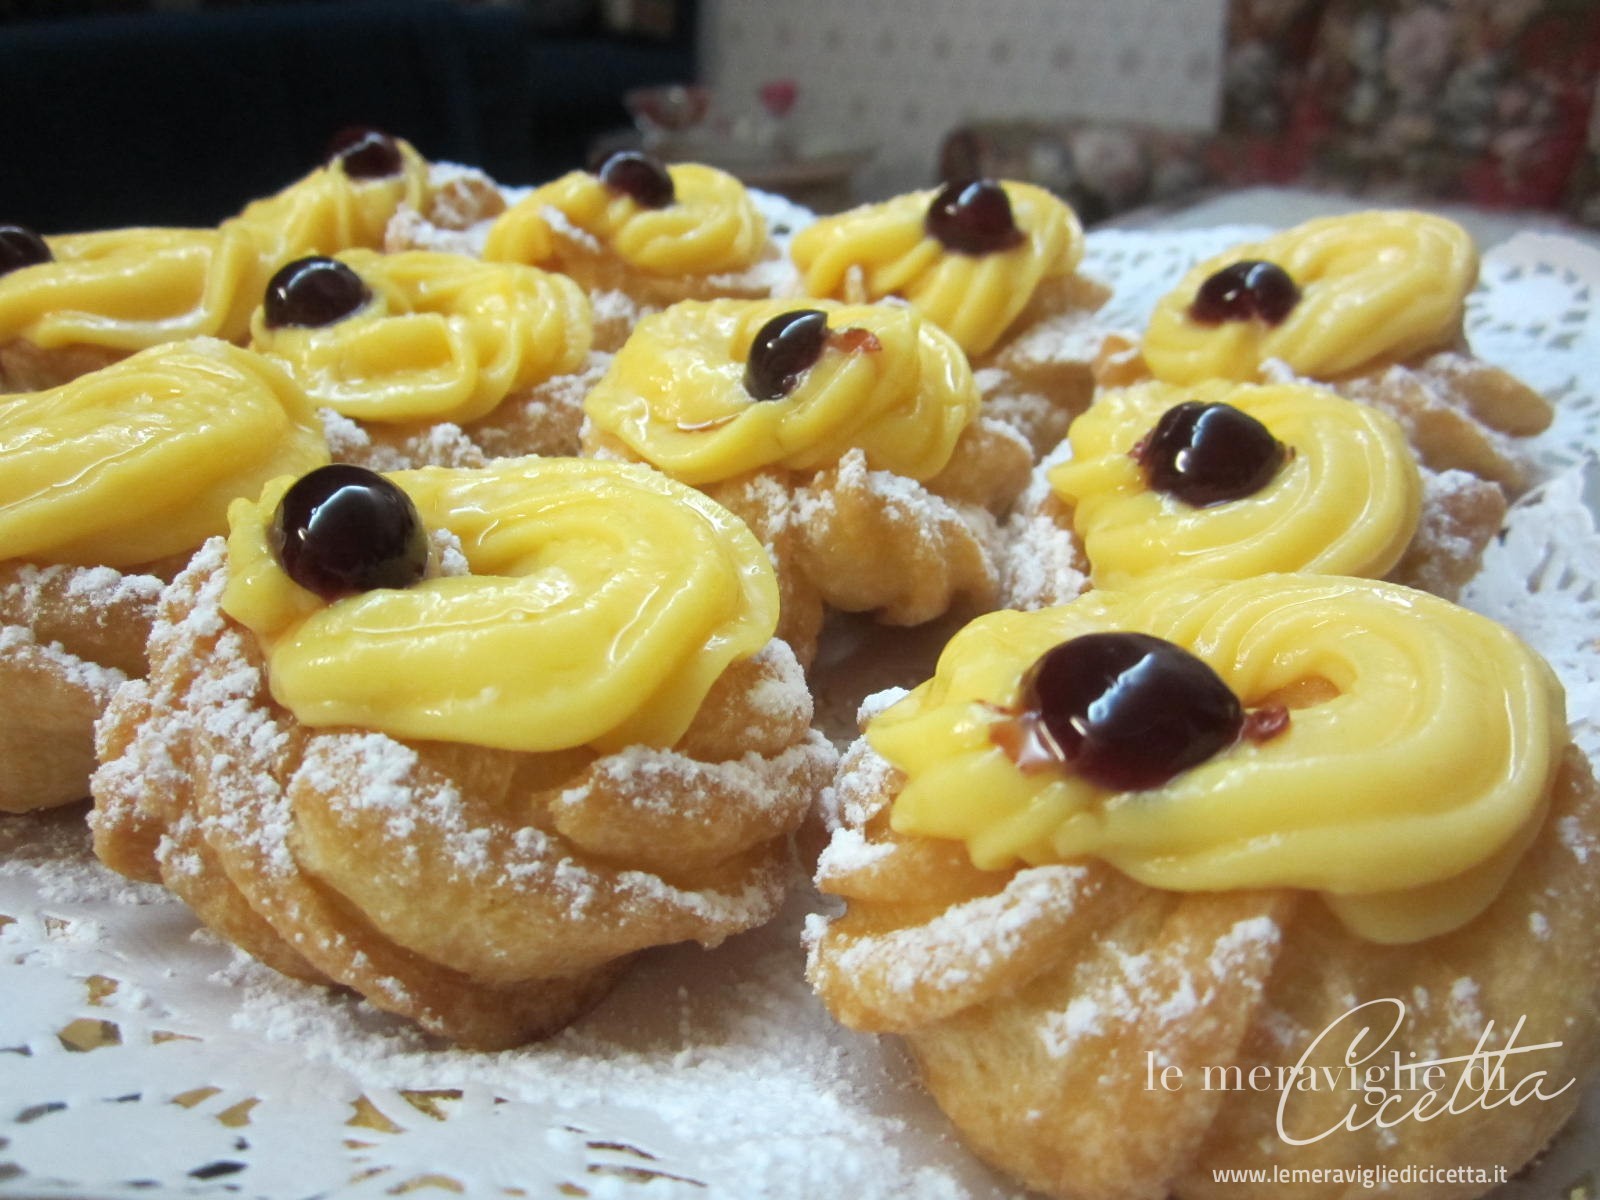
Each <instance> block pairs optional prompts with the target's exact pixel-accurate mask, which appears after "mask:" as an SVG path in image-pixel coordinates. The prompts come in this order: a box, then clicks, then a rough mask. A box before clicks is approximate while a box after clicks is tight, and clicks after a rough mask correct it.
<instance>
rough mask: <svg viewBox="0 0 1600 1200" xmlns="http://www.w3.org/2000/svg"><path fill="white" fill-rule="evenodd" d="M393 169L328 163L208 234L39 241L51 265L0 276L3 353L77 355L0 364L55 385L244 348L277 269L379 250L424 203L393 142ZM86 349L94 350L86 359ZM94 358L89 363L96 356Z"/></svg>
mask: <svg viewBox="0 0 1600 1200" xmlns="http://www.w3.org/2000/svg"><path fill="white" fill-rule="evenodd" d="M391 144H392V146H393V147H394V155H395V159H396V163H397V169H396V170H394V171H393V172H391V173H388V174H384V175H379V176H376V177H367V176H361V175H353V174H351V173H350V172H349V171H348V170H346V167H345V165H344V161H343V160H342V159H341V158H339V157H338V156H335V157H334V158H333V159H332V161H331V162H330V163H329V164H328V165H325V166H322V167H319V168H317V169H316V170H315V171H312V172H311V173H310V174H309V175H307V176H306V177H304V178H303V179H300V180H298V181H296V182H295V183H293V184H290V185H289V186H288V187H286V188H284V189H283V190H282V191H281V192H278V193H277V194H275V195H273V196H269V197H266V198H264V199H261V200H256V201H254V202H252V203H251V204H249V205H247V206H246V207H245V209H244V210H243V211H242V212H240V213H239V214H238V215H237V216H234V217H231V218H229V219H228V220H225V221H223V222H222V223H221V225H220V226H218V227H217V228H215V229H171V228H129V229H114V230H105V231H101V232H94V233H81V234H66V235H62V236H60V237H51V238H47V239H46V243H47V245H48V246H49V249H50V253H51V256H52V257H51V260H50V261H47V262H42V263H38V264H35V265H33V266H29V267H25V268H23V269H21V270H17V271H12V272H9V273H7V274H5V275H4V276H0V347H6V346H8V345H9V344H10V343H13V342H21V343H25V344H26V345H27V346H28V347H30V348H31V349H32V350H33V351H36V352H37V351H42V352H45V353H60V352H64V351H67V350H69V349H76V350H78V355H77V357H71V358H63V359H62V360H60V362H59V363H58V364H51V363H48V362H38V361H35V360H36V358H37V354H36V353H35V354H32V355H29V356H26V357H22V358H19V357H18V355H17V354H16V353H15V352H14V351H13V352H11V353H9V354H8V355H6V356H5V357H6V358H7V359H9V360H10V361H7V362H6V363H5V364H4V365H5V368H6V374H8V375H11V376H14V377H15V383H16V384H17V385H20V386H27V387H39V386H44V385H46V384H47V383H59V382H62V381H63V380H64V379H66V378H68V377H70V375H72V374H76V373H78V370H79V368H80V367H81V366H82V365H88V366H98V365H103V363H104V362H105V361H110V360H112V359H114V358H116V357H120V356H122V355H124V354H127V353H131V352H132V351H135V350H140V349H144V348H146V347H149V346H154V345H157V344H159V343H162V342H171V341H178V340H181V339H184V338H191V337H217V338H222V339H224V340H226V341H232V342H242V341H243V340H244V339H245V337H246V335H247V334H248V332H249V327H250V314H251V311H252V310H253V309H254V308H255V306H256V305H257V304H259V303H260V302H261V292H262V289H263V288H264V287H265V286H266V284H267V281H268V279H270V278H271V276H272V273H273V272H274V271H275V270H277V268H278V267H279V266H281V265H282V264H283V263H284V262H286V261H288V260H289V259H292V258H295V257H297V256H300V255H306V254H332V253H334V252H336V251H339V250H345V249H348V248H350V247H355V246H364V247H372V248H377V247H380V246H382V245H383V239H384V230H385V228H386V226H387V225H388V222H389V220H390V219H391V218H392V217H393V216H394V214H395V212H396V210H397V209H398V208H399V207H400V206H401V205H402V204H410V205H414V206H421V205H423V204H424V203H425V201H426V198H427V192H428V165H427V163H426V162H425V161H424V160H423V159H422V158H421V156H420V155H418V154H417V152H416V151H415V150H414V149H412V148H411V147H410V146H409V145H407V144H406V143H404V142H398V141H397V142H393V143H391ZM85 348H89V349H92V350H93V351H95V352H96V354H95V355H94V356H91V357H90V358H89V359H88V360H87V361H85V360H84V358H83V351H84V349H85ZM96 357H97V358H98V359H99V361H95V358H96Z"/></svg>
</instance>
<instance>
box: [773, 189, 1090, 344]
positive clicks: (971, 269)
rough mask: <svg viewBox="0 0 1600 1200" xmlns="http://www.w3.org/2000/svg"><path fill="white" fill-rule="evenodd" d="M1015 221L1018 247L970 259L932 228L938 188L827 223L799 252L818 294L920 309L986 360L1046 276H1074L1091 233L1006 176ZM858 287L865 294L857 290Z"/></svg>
mask: <svg viewBox="0 0 1600 1200" xmlns="http://www.w3.org/2000/svg"><path fill="white" fill-rule="evenodd" d="M1002 186H1003V187H1004V188H1005V192H1006V197H1007V198H1008V199H1009V200H1010V202H1011V212H1012V218H1013V220H1014V221H1015V222H1016V225H1017V228H1018V229H1019V230H1021V232H1022V233H1023V235H1024V238H1025V240H1024V241H1023V242H1022V243H1021V244H1020V245H1018V246H1015V247H1013V248H1011V249H1009V250H998V251H994V252H992V253H989V254H978V255H974V254H964V253H961V252H959V251H955V250H950V249H948V248H947V247H946V246H945V245H944V244H943V243H942V242H940V241H939V240H938V239H937V238H935V237H934V236H933V235H932V234H930V233H929V232H928V231H927V229H926V221H927V215H928V206H929V204H930V203H931V202H932V201H933V199H934V197H935V196H936V195H937V192H935V191H932V190H929V191H921V192H910V193H907V194H905V195H902V196H897V197H895V198H894V199H892V200H889V201H886V202H884V203H882V204H869V205H866V206H864V207H861V208H855V209H851V210H850V211H849V212H843V213H839V214H838V215H836V216H831V217H823V218H821V219H820V220H818V221H816V222H814V223H813V224H811V225H808V226H807V227H806V228H804V229H802V230H801V231H800V232H799V233H798V234H796V235H795V238H794V241H793V242H792V243H791V246H790V255H791V257H792V258H793V259H794V262H795V265H796V266H797V267H799V269H800V273H801V283H802V285H803V286H804V288H805V290H806V293H807V294H808V295H812V296H821V297H829V298H832V299H836V300H854V301H860V300H863V299H865V300H882V299H885V298H886V297H889V296H900V297H903V298H904V299H906V300H909V301H910V302H911V303H912V304H915V305H916V306H917V307H918V308H919V309H920V310H921V311H922V313H923V315H924V316H926V317H927V318H928V319H929V320H931V321H933V322H935V323H936V324H937V325H939V327H940V328H942V329H944V330H945V331H946V332H947V333H949V334H950V336H951V337H953V338H955V340H956V341H957V342H958V343H959V344H960V346H961V348H962V349H963V350H965V351H966V352H967V353H968V354H973V355H976V354H982V353H984V352H986V351H988V350H990V349H992V348H993V347H994V345H995V343H996V342H998V341H999V340H1000V338H1001V337H1002V335H1004V334H1005V332H1006V330H1007V329H1008V328H1009V327H1010V325H1011V323H1012V322H1013V321H1015V320H1016V319H1017V317H1018V315H1019V314H1021V312H1022V310H1023V309H1024V308H1026V307H1027V306H1028V302H1029V301H1030V300H1032V299H1033V295H1034V292H1035V290H1036V289H1037V288H1038V286H1039V284H1040V283H1041V282H1043V281H1044V280H1046V279H1051V278H1055V277H1059V276H1063V275H1070V274H1071V273H1072V272H1073V271H1074V270H1075V269H1076V268H1077V265H1078V262H1079V260H1080V259H1081V258H1082V257H1083V228H1082V226H1081V225H1079V223H1078V218H1077V216H1076V215H1075V214H1074V213H1073V211H1072V210H1071V209H1070V208H1068V207H1067V205H1066V204H1064V203H1063V202H1062V201H1060V200H1059V199H1057V198H1056V197H1055V196H1053V195H1051V194H1050V193H1049V192H1048V191H1046V190H1045V189H1043V188H1040V187H1035V186H1033V185H1032V184H1027V183H1018V182H1017V181H1015V180H1006V181H1004V183H1003V185H1002ZM857 288H859V289H860V290H861V291H862V292H863V293H864V294H862V295H856V294H853V293H854V292H855V291H856V289H857Z"/></svg>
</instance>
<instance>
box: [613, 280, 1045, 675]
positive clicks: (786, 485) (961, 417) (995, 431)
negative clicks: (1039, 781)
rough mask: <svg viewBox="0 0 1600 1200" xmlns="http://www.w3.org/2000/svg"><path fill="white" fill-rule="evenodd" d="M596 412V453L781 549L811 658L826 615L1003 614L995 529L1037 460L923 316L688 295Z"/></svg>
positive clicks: (638, 343) (793, 637)
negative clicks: (713, 507)
mask: <svg viewBox="0 0 1600 1200" xmlns="http://www.w3.org/2000/svg"><path fill="white" fill-rule="evenodd" d="M584 408H585V412H586V413H587V416H588V423H587V425H586V427H585V434H584V445H585V449H586V451H587V452H589V453H592V454H596V455H606V456H611V457H621V458H630V459H635V460H642V461H645V462H648V463H650V464H652V465H653V466H656V467H658V468H660V469H661V470H663V471H665V472H666V473H667V474H669V475H671V476H673V477H674V478H677V479H680V480H682V481H684V482H685V483H689V484H693V485H694V486H696V487H699V488H701V489H702V490H704V491H705V492H707V493H708V494H709V495H711V496H713V497H715V498H716V499H717V500H718V501H719V502H720V503H722V504H724V505H726V506H727V507H728V508H730V509H732V510H733V511H734V512H736V513H738V514H739V515H740V516H741V517H742V518H743V519H744V520H745V521H746V522H747V523H748V524H749V525H750V527H751V528H752V529H753V530H754V531H755V532H756V534H757V535H758V536H759V537H760V538H761V539H762V540H763V541H764V542H765V543H766V544H767V546H768V548H769V550H770V552H771V553H772V556H773V559H774V561H775V562H776V564H777V567H778V575H779V579H780V582H781V585H782V589H783V600H784V604H783V615H782V626H781V628H782V631H783V635H784V636H785V638H787V639H788V640H789V641H790V643H791V644H792V645H794V646H795V647H796V650H797V651H798V652H799V653H800V655H801V658H802V660H803V661H809V659H810V656H811V652H812V650H813V649H814V647H815V641H816V637H817V632H818V629H819V627H820V624H821V620H822V607H823V605H828V606H831V607H834V608H837V609H844V610H848V611H853V612H866V611H871V612H876V613H878V614H879V615H880V616H881V617H883V618H884V619H885V620H888V621H890V622H893V623H896V624H917V623H920V622H923V621H928V620H931V619H933V618H934V617H937V616H939V615H941V614H942V613H944V612H945V611H947V610H948V609H949V608H951V607H952V606H958V605H962V604H966V605H969V606H972V607H973V608H975V609H978V610H981V609H983V608H988V607H992V606H993V603H994V600H995V590H996V586H997V580H998V576H997V566H996V560H995V551H994V541H995V533H996V524H995V518H996V516H997V515H998V514H999V513H1001V512H1003V511H1004V510H1005V509H1006V508H1007V507H1008V506H1009V505H1010V504H1011V502H1012V500H1013V499H1015V497H1016V495H1017V494H1018V492H1019V491H1020V490H1021V488H1022V487H1023V485H1024V484H1025V483H1026V481H1027V477H1028V472H1029V470H1030V468H1031V463H1032V459H1031V455H1030V453H1029V450H1028V448H1027V446H1026V445H1025V444H1023V443H1022V442H1021V441H1020V440H1019V439H1018V438H1017V437H1016V435H1015V434H1014V433H1012V432H1011V431H1010V430H1008V429H1007V428H1005V427H1004V426H1002V425H999V424H998V423H996V422H992V421H987V420H985V419H984V418H983V417H982V416H981V414H980V409H981V404H980V399H979V396H978V389H977V385H976V383H975V381H974V379H973V376H972V372H971V369H970V368H969V367H968V365H967V360H966V357H965V356H964V355H963V354H962V352H961V350H960V348H959V347H958V346H957V345H956V344H955V342H954V341H953V340H952V339H951V338H950V337H949V335H947V334H945V333H944V332H942V331H941V330H940V329H939V328H937V327H936V326H935V325H934V324H933V323H932V322H930V321H927V320H925V319H923V317H922V316H921V314H920V312H919V311H918V310H917V309H915V308H912V307H910V306H907V305H895V304H856V305H846V304H839V303H836V302H832V301H800V300H713V301H706V302H700V301H683V302H680V303H678V304H675V305H673V306H671V307H669V308H667V309H666V310H664V311H662V312H660V313H656V314H653V315H650V316H647V317H645V318H643V319H642V320H641V321H640V322H639V325H638V327H637V328H636V329H635V330H634V332H633V333H632V335H630V337H629V338H628V340H627V342H626V343H625V344H624V345H623V347H622V348H621V350H619V351H618V352H617V355H616V358H615V359H614V361H613V362H612V364H611V367H610V369H609V370H608V371H607V372H606V374H605V375H604V376H603V377H602V378H601V380H600V381H599V382H598V383H597V384H596V385H595V387H594V389H593V391H591V392H590V393H589V395H588V397H587V399H586V400H585V402H584Z"/></svg>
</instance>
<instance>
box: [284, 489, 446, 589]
mask: <svg viewBox="0 0 1600 1200" xmlns="http://www.w3.org/2000/svg"><path fill="white" fill-rule="evenodd" d="M267 543H268V545H269V546H270V547H271V550H272V553H273V555H274V557H276V558H277V560H278V564H279V565H280V566H281V567H282V568H283V569H284V572H285V573H286V574H287V575H288V576H289V578H290V579H292V580H294V581H295V582H296V583H298V584H299V585H300V586H301V587H303V588H306V589H307V590H309V591H313V592H315V593H317V595H319V596H321V597H323V598H324V599H326V600H335V599H338V598H339V597H340V596H346V595H349V594H351V593H353V592H367V591H371V590H372V589H374V588H403V587H409V586H410V585H411V584H413V583H415V582H417V580H419V579H421V578H422V576H423V572H424V571H425V570H426V568H427V565H428V539H427V533H426V532H425V531H424V529H423V527H422V520H421V518H420V517H418V515H417V510H416V506H415V505H413V504H412V503H411V497H409V496H407V495H406V494H405V493H404V492H403V491H401V490H400V489H399V488H398V487H396V486H395V485H394V484H392V483H390V482H389V481H388V480H387V479H385V478H384V477H383V476H382V475H379V474H377V473H376V472H374V471H369V470H367V469H366V468H365V467H355V466H349V465H346V464H343V463H334V464H332V465H330V466H326V467H318V468H317V469H316V470H315V471H312V472H310V473H309V474H306V475H303V476H301V477H300V478H299V479H298V480H296V481H295V483H294V485H293V486H292V487H290V488H289V490H288V491H287V492H285V493H284V496H283V499H282V500H281V501H280V502H279V504H278V509H277V511H276V512H275V513H273V516H272V524H271V526H270V527H269V528H268V531H267Z"/></svg>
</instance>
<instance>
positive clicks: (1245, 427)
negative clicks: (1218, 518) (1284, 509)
mask: <svg viewBox="0 0 1600 1200" xmlns="http://www.w3.org/2000/svg"><path fill="white" fill-rule="evenodd" d="M1134 457H1135V458H1136V459H1137V460H1138V462H1139V465H1140V466H1141V467H1142V468H1144V474H1145V479H1146V480H1148V481H1149V484H1150V487H1151V488H1152V489H1154V490H1155V491H1158V492H1162V493H1164V494H1166V495H1169V496H1172V497H1174V498H1176V499H1178V500H1181V501H1183V502H1184V503H1185V504H1192V505H1194V507H1196V508H1205V507H1206V506H1208V505H1212V504H1223V503H1225V502H1227V501H1229V500H1242V499H1243V498H1244V497H1246V496H1253V495H1255V494H1256V493H1257V492H1259V491H1260V490H1261V489H1262V488H1264V487H1266V486H1267V484H1269V483H1271V482H1272V479H1273V476H1275V475H1276V474H1277V473H1278V469H1279V468H1280V467H1282V466H1283V464H1284V462H1285V460H1286V459H1287V458H1288V450H1287V448H1286V447H1285V446H1284V444H1283V443H1282V442H1280V441H1278V439H1277V438H1275V437H1273V436H1272V434H1271V432H1270V431H1269V430H1268V429H1267V427H1266V426H1265V425H1263V424H1262V423H1261V422H1260V421H1258V420H1256V419H1255V418H1254V417H1252V416H1251V415H1250V414H1249V413H1245V412H1241V411H1240V410H1239V409H1237V408H1234V407H1233V406H1232V405H1231V404H1202V403H1201V402H1200V401H1198V400H1188V401H1185V402H1184V403H1182V404H1178V405H1175V406H1174V407H1172V408H1169V409H1168V410H1167V411H1166V412H1165V413H1163V414H1162V415H1161V419H1160V420H1159V421H1157V422H1156V426H1155V428H1154V429H1152V430H1151V431H1150V433H1149V435H1148V436H1147V437H1146V438H1145V439H1144V440H1143V441H1142V442H1140V443H1139V445H1138V446H1137V447H1135V449H1134Z"/></svg>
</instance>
